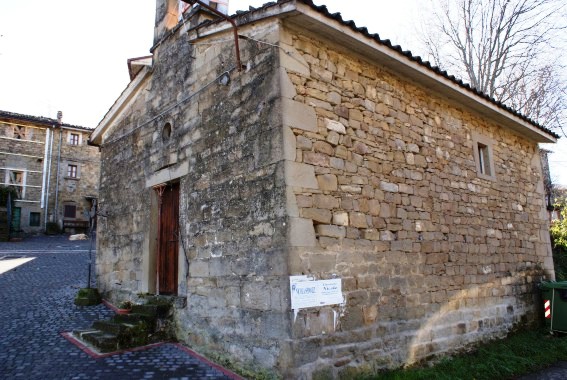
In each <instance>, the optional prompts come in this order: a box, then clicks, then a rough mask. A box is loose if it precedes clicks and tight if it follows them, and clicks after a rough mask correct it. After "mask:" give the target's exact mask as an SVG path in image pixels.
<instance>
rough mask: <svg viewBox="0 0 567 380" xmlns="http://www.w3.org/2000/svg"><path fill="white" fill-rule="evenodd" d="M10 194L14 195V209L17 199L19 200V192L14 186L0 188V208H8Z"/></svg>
mask: <svg viewBox="0 0 567 380" xmlns="http://www.w3.org/2000/svg"><path fill="white" fill-rule="evenodd" d="M8 194H12V207H14V204H15V202H16V199H18V192H17V191H16V189H14V188H13V187H12V186H0V207H6V205H7V203H8Z"/></svg>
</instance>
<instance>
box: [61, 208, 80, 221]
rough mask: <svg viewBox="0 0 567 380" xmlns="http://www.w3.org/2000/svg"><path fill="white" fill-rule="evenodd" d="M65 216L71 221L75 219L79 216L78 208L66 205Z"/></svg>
mask: <svg viewBox="0 0 567 380" xmlns="http://www.w3.org/2000/svg"><path fill="white" fill-rule="evenodd" d="M63 216H64V217H65V218H69V219H75V217H76V216H77V206H75V205H65V209H64V213H63Z"/></svg>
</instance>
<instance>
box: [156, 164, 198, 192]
mask: <svg viewBox="0 0 567 380" xmlns="http://www.w3.org/2000/svg"><path fill="white" fill-rule="evenodd" d="M187 173H189V162H187V161H185V162H183V163H181V164H180V165H177V166H176V167H168V168H165V169H162V170H160V171H157V172H155V173H154V174H152V175H150V176H149V177H147V178H146V187H147V188H148V187H152V186H155V185H159V184H160V183H167V182H170V181H171V180H174V179H177V178H180V177H183V176H184V175H187Z"/></svg>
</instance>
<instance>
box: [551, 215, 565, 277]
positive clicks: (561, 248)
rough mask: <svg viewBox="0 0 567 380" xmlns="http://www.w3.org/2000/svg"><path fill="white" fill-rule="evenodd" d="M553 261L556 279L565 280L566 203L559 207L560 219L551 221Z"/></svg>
mask: <svg viewBox="0 0 567 380" xmlns="http://www.w3.org/2000/svg"><path fill="white" fill-rule="evenodd" d="M550 233H551V242H552V244H553V262H554V265H555V277H556V278H557V281H567V204H564V205H563V207H562V208H561V220H556V221H554V222H552V223H551V228H550Z"/></svg>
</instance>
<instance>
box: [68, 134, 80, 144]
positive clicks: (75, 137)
mask: <svg viewBox="0 0 567 380" xmlns="http://www.w3.org/2000/svg"><path fill="white" fill-rule="evenodd" d="M69 144H71V145H79V134H78V133H70V134H69Z"/></svg>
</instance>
